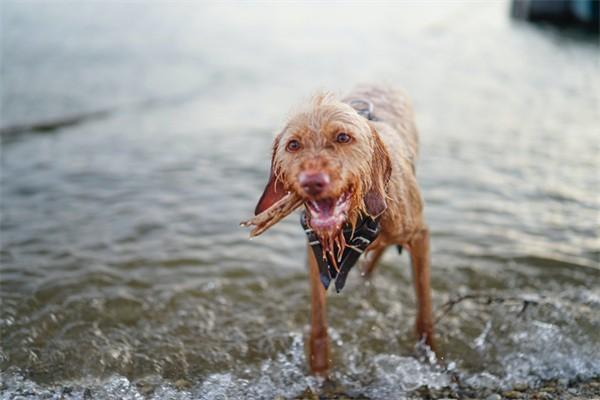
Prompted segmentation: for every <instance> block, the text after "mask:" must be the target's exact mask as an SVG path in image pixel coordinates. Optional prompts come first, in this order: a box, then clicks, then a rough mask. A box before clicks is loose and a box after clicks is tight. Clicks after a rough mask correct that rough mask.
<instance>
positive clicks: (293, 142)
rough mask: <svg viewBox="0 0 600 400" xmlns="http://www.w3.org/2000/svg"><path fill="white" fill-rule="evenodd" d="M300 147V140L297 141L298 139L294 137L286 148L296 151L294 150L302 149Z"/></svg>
mask: <svg viewBox="0 0 600 400" xmlns="http://www.w3.org/2000/svg"><path fill="white" fill-rule="evenodd" d="M300 147H301V145H300V142H299V141H297V140H296V139H292V140H290V141H289V142H288V144H287V146H286V147H285V148H286V149H287V151H290V152H294V151H298V150H300Z"/></svg>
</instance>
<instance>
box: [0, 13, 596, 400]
mask: <svg viewBox="0 0 600 400" xmlns="http://www.w3.org/2000/svg"><path fill="white" fill-rule="evenodd" d="M1 7H2V8H1V13H2V23H1V25H2V30H1V32H2V79H1V87H2V107H3V108H2V126H3V127H4V128H6V127H9V126H14V125H23V124H31V123H35V122H37V121H47V120H54V119H56V118H61V117H63V116H70V115H76V114H78V113H84V114H85V113H88V112H93V111H97V110H108V114H107V115H105V116H103V117H99V118H93V119H89V120H84V121H81V123H79V124H76V125H72V126H67V127H64V128H60V129H56V130H53V131H49V132H24V133H20V134H14V135H6V136H5V137H4V140H3V145H2V178H1V179H2V181H1V182H2V187H1V189H2V204H1V207H2V220H1V224H2V225H1V229H2V238H1V240H2V253H1V256H2V258H1V264H2V267H1V280H2V286H1V293H2V294H1V298H2V310H1V318H0V333H1V337H2V350H1V353H0V368H1V370H2V387H1V389H0V393H1V396H2V397H3V398H13V397H16V396H18V395H33V396H37V397H40V398H44V397H46V398H49V397H52V396H60V395H62V396H64V397H65V398H89V397H90V396H91V397H94V398H115V399H117V398H132V399H133V398H145V397H148V398H181V399H187V398H206V399H212V398H219V396H220V398H225V397H228V398H273V397H275V396H277V395H281V396H284V397H293V396H299V395H302V394H303V393H307V392H305V391H306V390H307V388H309V390H312V391H315V392H319V391H326V390H328V389H326V388H324V386H323V385H328V384H333V385H335V389H332V391H333V392H337V393H346V394H347V395H351V396H357V397H361V396H363V397H364V396H367V397H371V398H400V397H402V396H409V395H410V393H413V391H414V390H415V389H417V388H419V387H421V386H424V385H425V386H428V387H430V388H440V387H446V386H452V385H457V384H459V385H460V386H461V387H468V388H472V389H473V390H478V391H480V392H481V393H488V392H491V391H497V390H505V389H507V388H510V387H513V386H515V385H521V386H523V385H526V386H528V387H531V388H534V387H536V386H537V385H540V384H541V382H542V381H544V380H547V379H561V382H563V383H564V382H569V381H575V380H586V379H589V378H592V377H598V376H600V363H598V361H597V360H599V359H600V334H599V333H598V332H600V262H599V257H600V240H599V237H598V223H599V221H600V220H599V218H600V217H599V210H600V197H599V196H598V187H599V183H600V182H599V174H600V172H599V171H600V157H599V156H600V142H599V140H598V128H597V126H598V120H599V118H598V117H599V114H598V100H599V99H598V95H599V93H600V92H599V90H600V74H599V73H598V72H599V68H598V67H599V58H598V54H599V53H598V45H597V39H596V38H585V37H584V38H581V37H574V36H573V35H567V36H564V35H561V34H560V33H558V32H556V31H553V30H552V29H549V28H536V27H530V26H524V25H520V24H515V23H513V22H511V21H510V20H509V19H508V17H507V15H508V5H507V4H506V3H503V2H502V3H490V2H481V3H469V4H465V3H441V4H435V3H429V2H428V3H427V4H426V5H422V4H421V5H419V4H417V3H415V4H409V3H406V4H403V5H399V6H390V7H382V6H367V5H360V4H355V5H352V6H349V5H341V4H338V5H319V6H316V5H315V6H304V5H279V6H275V5H240V4H238V5H235V6H233V5H232V6H221V5H214V4H212V5H211V4H201V5H200V4H198V5H193V4H182V3H175V4H167V3H153V4H144V5H143V6H142V5H141V4H120V3H108V4H100V3H85V4H77V3H52V4H45V3H36V4H34V3H21V2H3V3H2V6H1ZM373 80H375V81H384V82H390V83H394V84H398V85H400V86H402V87H404V88H405V90H406V91H407V92H408V93H410V94H411V96H412V98H413V100H414V103H415V108H416V112H417V121H418V125H419V128H420V131H421V137H422V139H421V141H422V153H421V158H420V162H419V166H418V175H419V180H420V182H421V185H422V188H423V193H424V197H425V199H426V215H427V218H428V221H429V225H430V227H431V231H432V247H433V249H432V251H433V254H432V257H433V265H432V285H433V301H434V306H435V309H436V312H437V313H438V314H441V312H442V309H443V308H442V307H443V305H444V304H445V303H446V302H447V301H448V300H450V299H453V298H456V297H458V296H460V295H476V296H475V297H474V298H467V299H465V300H464V301H461V302H459V303H458V304H456V305H455V306H454V307H452V309H450V310H449V311H448V312H447V313H446V314H445V315H443V316H442V317H441V319H440V321H439V323H438V326H437V332H438V338H439V339H438V342H439V347H440V353H441V358H442V359H443V360H442V361H443V363H441V364H439V365H438V364H436V363H433V364H432V363H431V362H430V361H431V360H430V359H429V358H428V357H424V356H423V352H422V351H417V350H416V348H415V343H414V338H413V335H412V324H413V321H414V313H415V306H414V298H413V294H412V288H411V277H410V269H409V260H408V257H407V255H406V254H404V255H402V256H400V255H398V254H396V253H395V252H393V251H389V252H388V253H387V254H386V255H385V256H384V258H383V262H382V265H381V266H380V268H379V269H378V271H377V273H376V276H375V278H374V279H373V280H372V281H371V282H365V281H363V280H362V279H361V278H360V276H359V274H358V272H357V271H353V273H352V274H351V276H350V277H349V279H348V283H347V287H346V288H345V290H344V291H343V292H342V293H341V294H339V295H337V294H335V293H330V294H329V318H330V335H331V337H332V343H333V349H332V351H333V354H332V357H333V365H334V372H333V374H332V382H333V383H331V382H329V383H323V382H320V381H318V380H316V379H314V378H311V377H310V376H309V375H308V373H307V370H306V365H305V361H304V350H303V342H304V340H305V339H306V335H307V329H308V316H309V293H308V282H307V274H306V271H305V267H304V263H303V261H302V258H303V257H304V253H303V252H304V240H305V238H304V237H303V233H302V231H301V229H300V227H299V224H298V221H297V217H296V216H292V217H290V218H288V219H286V220H285V221H283V222H282V223H280V224H279V225H277V226H276V227H274V228H272V229H271V230H270V231H269V232H267V233H266V234H264V235H263V236H261V237H259V238H257V239H256V240H252V241H249V240H248V239H247V235H248V232H247V230H244V229H241V228H239V227H238V223H239V221H241V220H242V219H245V218H246V217H248V216H250V215H251V213H252V210H253V209H254V205H255V202H256V200H257V199H258V196H259V195H260V192H261V189H262V187H263V185H264V183H265V180H266V177H267V176H266V174H267V171H268V164H269V147H270V142H271V140H272V137H273V135H274V133H276V132H277V130H278V129H280V128H281V127H282V125H283V123H284V122H285V119H286V117H287V116H288V115H289V112H290V109H293V106H294V105H297V104H299V103H301V101H302V100H303V99H306V98H307V97H308V96H309V95H310V94H311V93H312V92H313V91H315V90H316V89H319V88H327V89H332V90H335V91H339V92H340V93H343V91H344V90H345V89H348V88H349V87H351V86H352V85H353V84H354V83H356V82H364V81H373ZM477 296H480V297H477ZM490 296H491V297H493V298H492V299H491V300H492V301H488V299H487V297H490ZM525 304H528V305H527V307H524V305H525ZM457 382H458V383H457Z"/></svg>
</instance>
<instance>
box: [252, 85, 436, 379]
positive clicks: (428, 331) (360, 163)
mask: <svg viewBox="0 0 600 400" xmlns="http://www.w3.org/2000/svg"><path fill="white" fill-rule="evenodd" d="M357 104H359V105H361V107H357V108H354V107H356V105H357ZM365 107H367V108H369V109H370V110H369V111H370V112H369V114H368V116H369V118H366V117H365V116H364V115H365V114H364V112H362V113H361V112H359V111H364V110H363V108H365ZM417 150H418V137H417V130H416V127H415V123H414V119H413V114H412V109H411V107H410V105H409V103H408V101H407V99H406V98H405V97H404V96H403V95H402V94H401V93H400V92H399V91H396V90H392V89H388V88H383V87H374V86H368V87H367V86H365V87H359V88H357V89H356V90H354V91H353V92H352V93H351V94H350V95H349V96H348V97H346V98H345V99H343V100H342V101H339V100H336V99H335V97H334V96H332V95H330V94H324V95H318V96H316V97H315V98H314V99H313V101H312V103H311V104H310V105H309V107H308V108H307V109H306V110H304V111H302V112H299V113H297V114H296V115H295V116H294V117H292V118H291V120H290V121H289V123H288V124H287V125H286V127H285V128H284V129H283V131H282V132H281V133H280V134H279V135H278V136H277V137H276V139H275V142H274V145H273V158H272V166H271V176H270V179H269V183H268V184H267V187H266V188H265V192H264V193H263V196H262V197H261V199H260V200H259V202H258V205H257V207H256V214H260V213H262V212H264V211H265V210H267V209H269V208H271V206H273V205H274V204H275V203H277V202H278V201H279V202H280V203H278V204H281V199H282V198H283V197H284V196H286V195H287V196H291V197H292V198H294V199H295V200H294V201H295V202H296V203H294V204H296V205H297V204H302V203H303V204H304V205H305V207H306V210H307V216H308V221H309V224H310V227H311V228H312V229H313V230H314V231H315V232H316V233H317V235H318V237H319V240H320V242H321V244H322V246H323V248H324V249H326V250H327V249H330V251H333V245H334V243H336V244H337V245H340V244H341V243H340V241H343V240H344V237H343V235H341V233H340V231H341V229H342V226H343V225H344V224H345V223H350V224H352V225H354V224H356V222H357V219H358V218H359V216H360V215H361V214H363V215H365V214H366V215H369V216H371V217H376V216H380V223H381V233H380V235H379V237H378V238H377V240H375V241H374V242H373V243H372V244H371V245H370V246H369V248H368V253H367V255H366V260H365V264H364V267H363V272H364V273H365V274H367V275H368V274H370V273H371V272H372V271H373V269H374V267H375V265H376V263H377V261H378V260H379V258H380V257H381V255H382V254H383V251H384V250H385V248H386V247H387V246H390V245H401V246H403V248H406V249H407V250H408V251H409V252H410V254H411V258H412V268H413V280H414V286H415V292H416V297H417V307H418V310H417V318H416V330H417V334H418V336H419V338H421V339H424V340H425V342H426V343H427V344H429V345H430V346H431V347H433V320H432V316H431V294H430V287H429V233H428V230H427V226H426V224H425V221H424V217H423V202H422V199H421V195H420V192H419V188H418V186H417V181H416V177H415V167H414V163H415V159H416V157H417ZM300 201H301V202H300ZM289 208H293V207H289ZM308 265H309V273H310V286H311V291H312V293H311V311H312V318H311V335H310V343H309V352H308V353H309V357H310V359H309V364H310V368H311V371H312V372H313V373H316V374H320V375H325V374H327V372H328V369H329V340H328V336H327V320H326V309H325V308H326V306H325V303H326V302H325V300H326V292H325V289H324V287H323V285H322V284H321V281H320V278H319V270H318V265H317V261H316V259H315V256H314V254H313V252H312V251H311V250H310V248H309V250H308Z"/></svg>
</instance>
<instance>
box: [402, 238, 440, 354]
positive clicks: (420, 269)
mask: <svg viewBox="0 0 600 400" xmlns="http://www.w3.org/2000/svg"><path fill="white" fill-rule="evenodd" d="M408 245H409V246H408V247H409V251H410V256H411V261H412V263H411V264H412V271H413V283H414V286H415V294H416V296H417V323H416V328H417V335H418V336H419V339H425V343H427V344H428V345H429V347H431V349H432V350H434V351H435V347H434V340H433V318H432V315H431V287H430V284H429V265H430V259H429V230H428V229H427V227H425V228H423V229H422V230H420V231H419V232H418V233H417V234H416V235H415V236H414V237H412V238H411V240H410V242H409V243H408Z"/></svg>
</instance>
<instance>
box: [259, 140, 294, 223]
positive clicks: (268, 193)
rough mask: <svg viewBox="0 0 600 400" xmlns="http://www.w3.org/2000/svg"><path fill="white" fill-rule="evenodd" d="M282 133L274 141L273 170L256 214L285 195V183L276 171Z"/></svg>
mask: <svg viewBox="0 0 600 400" xmlns="http://www.w3.org/2000/svg"><path fill="white" fill-rule="evenodd" d="M280 137H281V135H278V136H277V137H276V138H275V141H274V142H273V156H272V157H271V172H270V173H269V182H267V186H265V191H264V192H263V194H262V196H260V200H258V204H256V208H255V209H254V215H258V214H260V213H261V212H263V211H265V210H266V209H268V208H269V207H271V206H272V205H273V204H275V203H277V202H278V201H279V200H281V198H282V197H283V196H285V194H286V192H285V187H284V186H283V183H282V182H281V181H280V180H279V179H278V177H277V173H276V166H275V153H277V147H278V146H279V139H280Z"/></svg>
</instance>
